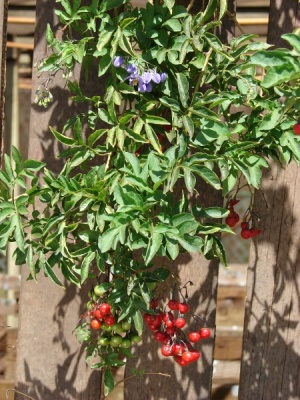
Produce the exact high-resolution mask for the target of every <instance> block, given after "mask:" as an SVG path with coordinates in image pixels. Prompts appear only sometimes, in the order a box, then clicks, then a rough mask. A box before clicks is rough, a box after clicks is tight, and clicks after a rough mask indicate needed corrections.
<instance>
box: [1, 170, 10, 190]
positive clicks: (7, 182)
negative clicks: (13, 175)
mask: <svg viewBox="0 0 300 400" xmlns="http://www.w3.org/2000/svg"><path fill="white" fill-rule="evenodd" d="M0 180H1V181H2V182H3V183H4V184H5V185H7V186H8V187H10V186H11V184H12V182H11V180H10V179H9V177H8V175H7V174H6V173H5V172H4V171H0Z"/></svg>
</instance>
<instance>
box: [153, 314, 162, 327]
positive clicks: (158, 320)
mask: <svg viewBox="0 0 300 400" xmlns="http://www.w3.org/2000/svg"><path fill="white" fill-rule="evenodd" d="M151 323H152V325H156V326H157V327H159V326H160V325H161V323H162V316H161V315H160V314H155V315H153V316H152V322H151Z"/></svg>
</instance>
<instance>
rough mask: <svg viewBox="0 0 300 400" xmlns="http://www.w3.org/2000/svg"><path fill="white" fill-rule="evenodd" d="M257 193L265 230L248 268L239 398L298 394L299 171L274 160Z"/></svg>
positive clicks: (267, 399)
mask: <svg viewBox="0 0 300 400" xmlns="http://www.w3.org/2000/svg"><path fill="white" fill-rule="evenodd" d="M263 191H264V196H265V199H266V201H267V204H266V203H265V200H264V199H263V197H262V195H261V193H259V192H258V193H257V195H256V205H255V209H256V210H257V212H258V214H259V215H260V216H261V218H262V220H261V224H262V229H263V234H262V236H261V237H260V238H258V239H257V240H256V241H255V242H253V245H252V248H251V256H250V261H249V270H248V289H247V301H246V311H245V312H246V317H245V326H244V339H243V360H242V367H241V381H240V393H239V398H240V399H241V400H252V399H254V398H255V399H257V400H259V399H261V400H277V399H284V400H296V399H299V398H300V385H299V376H300V343H299V337H300V323H299V310H300V252H299V239H300V231H299V224H300V215H299V207H298V200H299V196H300V173H299V168H298V167H297V166H296V165H291V166H290V167H288V168H287V169H286V170H285V171H281V170H279V169H278V168H277V167H275V166H273V167H272V171H271V172H269V173H268V174H265V177H264V183H263Z"/></svg>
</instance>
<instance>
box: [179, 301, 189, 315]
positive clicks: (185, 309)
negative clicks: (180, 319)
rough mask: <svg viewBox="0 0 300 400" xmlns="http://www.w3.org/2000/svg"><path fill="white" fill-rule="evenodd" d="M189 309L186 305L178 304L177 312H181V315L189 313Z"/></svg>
mask: <svg viewBox="0 0 300 400" xmlns="http://www.w3.org/2000/svg"><path fill="white" fill-rule="evenodd" d="M189 309H190V307H189V305H188V304H186V303H179V305H178V310H179V311H180V312H181V314H186V313H187V312H188V311H189Z"/></svg>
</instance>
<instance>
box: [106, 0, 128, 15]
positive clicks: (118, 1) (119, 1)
mask: <svg viewBox="0 0 300 400" xmlns="http://www.w3.org/2000/svg"><path fill="white" fill-rule="evenodd" d="M129 1H130V0H102V2H101V5H100V9H99V11H100V12H101V13H102V12H106V11H109V10H112V9H113V8H115V7H120V6H122V5H123V4H126V3H129Z"/></svg>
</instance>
